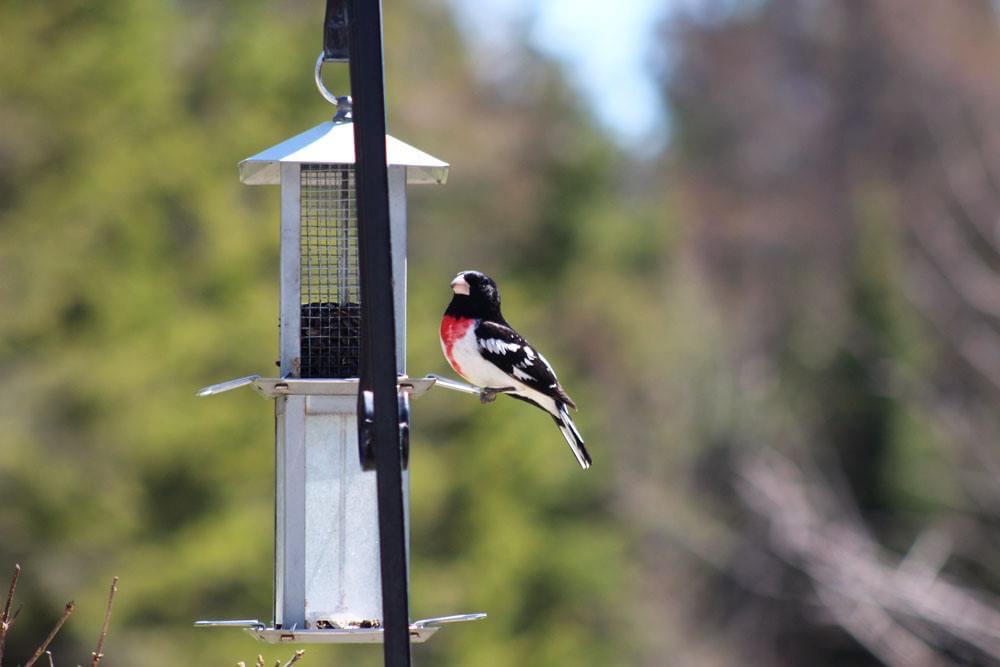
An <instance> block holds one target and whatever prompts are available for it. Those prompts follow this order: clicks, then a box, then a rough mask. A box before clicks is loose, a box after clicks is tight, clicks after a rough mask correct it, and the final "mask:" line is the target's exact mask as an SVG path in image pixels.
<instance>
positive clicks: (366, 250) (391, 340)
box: [348, 0, 410, 667]
mask: <svg viewBox="0 0 1000 667" xmlns="http://www.w3.org/2000/svg"><path fill="white" fill-rule="evenodd" d="M349 17H350V18H349V21H348V24H349V32H350V71H351V96H352V98H353V103H354V151H355V154H356V167H355V169H356V171H355V179H356V187H357V207H358V251H359V260H360V269H361V313H362V323H361V326H362V340H363V341H364V343H363V346H362V350H361V354H362V359H361V369H362V370H361V386H360V389H359V390H360V391H362V392H363V391H367V390H370V391H372V392H373V394H374V403H375V423H374V428H373V433H374V440H375V465H376V475H377V484H378V515H379V541H380V545H381V552H382V554H381V555H382V564H381V565H382V623H383V627H384V632H385V635H384V641H385V645H384V649H385V664H386V665H387V666H388V667H408V666H409V664H410V630H409V627H410V619H409V601H408V599H407V597H408V596H407V576H406V538H405V532H404V530H405V529H404V525H403V487H402V481H403V480H402V463H401V461H400V450H399V416H398V400H397V393H396V323H395V314H394V312H393V303H394V301H393V294H392V290H393V284H392V252H391V246H390V237H389V182H388V176H387V174H386V155H385V91H384V87H383V80H384V77H383V73H382V8H381V2H380V0H351V2H350V4H349ZM359 398H360V395H359Z"/></svg>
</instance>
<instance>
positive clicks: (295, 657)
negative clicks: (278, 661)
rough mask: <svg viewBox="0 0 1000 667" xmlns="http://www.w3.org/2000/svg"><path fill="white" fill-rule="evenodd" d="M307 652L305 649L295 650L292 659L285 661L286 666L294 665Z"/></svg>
mask: <svg viewBox="0 0 1000 667" xmlns="http://www.w3.org/2000/svg"><path fill="white" fill-rule="evenodd" d="M305 654H306V652H305V650H304V649H299V650H298V651H296V652H295V655H293V656H292V659H291V660H289V661H288V662H286V663H285V667H292V665H294V664H295V663H297V662H298V661H299V660H301V659H302V656H304V655H305Z"/></svg>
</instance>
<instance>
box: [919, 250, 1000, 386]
mask: <svg viewBox="0 0 1000 667" xmlns="http://www.w3.org/2000/svg"><path fill="white" fill-rule="evenodd" d="M907 264H908V266H909V267H910V270H909V273H910V280H909V281H907V282H908V283H912V284H907V285H906V286H905V287H906V288H905V289H904V294H905V295H906V297H907V300H908V301H909V302H910V303H912V304H913V305H914V307H916V309H917V310H918V311H919V312H920V314H921V315H923V316H924V317H925V318H926V319H927V320H928V321H929V322H930V323H931V324H933V325H934V327H935V328H937V329H938V330H939V331H940V332H941V335H942V336H943V337H944V339H945V340H947V341H948V342H949V343H951V344H952V345H953V346H954V349H955V351H956V352H957V353H958V354H959V356H961V357H962V358H963V359H964V360H965V361H966V362H967V363H968V364H969V366H970V368H972V369H973V370H975V371H976V372H978V373H979V374H980V375H982V377H983V378H985V379H986V380H988V381H989V382H990V383H991V384H992V385H993V386H994V387H996V388H997V389H1000V352H998V349H1000V346H998V345H997V342H998V339H1000V336H998V335H997V333H996V332H995V331H993V330H992V329H991V328H989V327H988V326H986V325H985V324H980V325H976V326H973V325H968V326H962V325H961V324H960V321H959V319H960V318H958V317H956V313H955V312H954V307H953V306H954V300H951V301H950V302H949V300H948V298H947V295H944V294H942V293H941V292H942V289H941V286H940V282H941V281H940V280H939V279H937V278H934V276H933V271H932V270H930V269H929V267H928V266H927V261H926V260H924V259H923V258H920V257H918V256H917V255H916V254H913V255H912V256H911V257H909V258H908V261H907ZM942 304H945V305H944V306H943V305H942ZM946 309H947V312H946Z"/></svg>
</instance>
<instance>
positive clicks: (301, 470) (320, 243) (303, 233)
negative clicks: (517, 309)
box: [198, 8, 484, 664]
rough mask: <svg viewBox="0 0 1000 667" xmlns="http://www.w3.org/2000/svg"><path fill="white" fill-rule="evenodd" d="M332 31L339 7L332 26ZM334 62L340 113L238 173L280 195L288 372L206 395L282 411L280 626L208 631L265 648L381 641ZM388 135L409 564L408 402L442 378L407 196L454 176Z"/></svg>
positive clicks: (354, 238)
mask: <svg viewBox="0 0 1000 667" xmlns="http://www.w3.org/2000/svg"><path fill="white" fill-rule="evenodd" d="M329 20H330V16H329V8H328V16H327V25H328V27H329ZM328 43H329V42H328ZM327 56H328V54H327V53H324V54H323V55H321V56H320V58H319V60H318V61H317V64H316V80H317V84H318V86H319V88H320V90H321V92H322V93H323V94H324V97H327V99H330V100H331V101H334V102H335V103H336V104H337V114H336V116H334V119H333V120H332V121H331V122H325V123H321V124H320V125H317V126H316V127H313V128H312V129H310V130H307V131H305V132H303V133H301V134H299V135H297V136H295V137H292V138H291V139H288V140H286V141H283V142H281V143H279V144H277V145H275V146H272V147H271V148H268V149H266V150H264V151H261V152H260V153H258V154H256V155H254V156H252V157H250V158H247V159H246V160H244V161H243V162H241V163H240V167H239V171H240V180H241V181H242V182H243V183H246V184H248V185H279V186H280V193H281V235H280V278H279V281H280V307H279V323H280V334H279V349H280V360H279V362H278V365H279V368H280V372H279V374H278V377H273V378H265V377H261V376H259V375H251V376H247V377H244V378H239V379H236V380H230V381H228V382H223V383H220V384H217V385H213V386H210V387H206V388H205V389H203V390H201V392H199V394H200V395H212V394H218V393H221V392H224V391H228V390H230V389H234V388H237V387H242V386H253V387H254V388H255V389H256V390H257V391H258V392H259V393H261V394H262V395H263V396H265V397H267V398H270V399H273V400H274V403H275V406H274V413H275V441H276V442H275V445H276V456H275V467H276V476H275V534H274V545H275V549H274V609H273V614H274V615H273V622H272V623H271V624H270V625H268V624H265V623H262V622H258V621H256V620H254V621H244V620H238V621H199V622H198V625H202V626H236V627H245V628H246V629H247V630H248V631H249V632H250V633H251V634H253V635H255V636H256V637H257V638H259V639H262V640H265V641H268V642H381V641H383V634H384V632H383V618H384V617H383V596H382V591H383V588H382V578H381V573H380V568H379V564H380V547H381V545H380V533H379V520H380V514H379V509H380V505H379V499H380V498H379V489H378V488H377V484H376V472H375V471H373V468H374V467H375V466H374V464H375V457H374V453H373V451H372V449H371V444H370V443H369V442H366V441H365V440H367V437H366V436H365V433H366V431H365V429H364V428H362V429H361V430H362V436H361V439H362V442H361V445H362V446H359V428H358V424H359V405H361V411H362V414H361V417H362V419H361V423H362V427H364V426H365V425H366V423H367V422H366V421H365V420H366V419H367V420H371V414H367V413H369V412H370V410H371V405H370V403H371V392H366V391H364V387H363V385H362V383H363V381H364V377H363V376H364V363H365V345H369V346H371V345H372V342H371V341H366V340H364V338H363V336H364V335H365V334H364V330H363V329H364V327H363V321H362V320H363V317H362V316H363V313H364V312H366V311H365V310H364V308H363V306H365V304H364V303H363V300H362V292H363V291H364V290H363V289H362V287H363V273H362V266H361V264H362V263H363V261H364V260H363V255H364V253H363V252H361V250H362V249H363V247H362V246H363V244H362V243H361V242H360V241H361V239H360V236H359V231H365V228H364V225H365V224H366V223H367V221H365V220H360V221H359V216H358V208H359V206H358V205H356V202H358V201H360V200H359V199H358V198H357V190H358V186H359V184H358V183H356V179H357V178H358V170H357V169H356V159H355V158H356V151H355V130H356V129H357V128H355V127H354V121H353V120H352V109H351V107H350V101H349V99H348V98H345V97H340V98H337V97H334V96H332V95H330V94H329V92H327V91H326V88H325V87H324V86H323V82H322V79H321V77H320V70H321V67H322V64H323V63H324V62H329V61H330V60H343V58H336V57H335V58H329V57H327ZM352 74H353V70H352ZM352 80H353V76H352ZM379 85H381V82H380V81H379ZM383 119H384V115H383ZM383 128H384V125H383ZM383 132H384V129H383ZM384 138H385V157H386V162H385V174H386V178H387V190H388V218H389V240H390V244H389V245H390V246H391V283H392V286H393V288H394V289H393V291H392V294H393V298H392V308H391V310H392V313H391V314H392V315H394V321H395V331H394V333H395V359H396V368H395V374H396V392H397V397H398V417H399V426H400V442H399V445H400V451H401V455H402V463H401V465H402V466H403V470H402V479H401V482H402V504H403V522H404V527H403V531H402V532H403V540H404V546H403V548H405V550H406V553H407V554H408V550H409V549H408V545H409V521H408V518H407V517H408V506H409V499H408V476H409V475H408V472H407V471H406V469H405V467H406V460H407V459H406V457H407V450H408V429H409V423H408V422H409V399H410V398H411V397H412V396H418V395H420V394H421V393H422V392H424V391H426V390H427V389H428V388H429V387H430V386H431V385H432V384H434V381H435V380H434V378H419V379H411V378H408V377H407V376H406V246H407V225H406V186H407V185H408V184H418V183H444V181H445V179H446V178H447V174H448V165H447V164H446V163H445V162H442V161H441V160H438V159H437V158H435V157H432V156H430V155H428V154H427V153H424V152H422V151H420V150H417V149H416V148H414V147H412V146H409V145H407V144H405V143H403V142H401V141H399V140H397V139H394V138H393V137H390V136H388V135H385V137H384ZM362 148H363V146H362ZM359 222H360V226H359ZM368 224H370V223H368ZM359 391H360V392H361V393H360V396H361V400H360V401H359ZM407 558H408V556H407ZM402 583H403V586H404V588H403V591H404V593H403V598H404V609H405V584H406V582H405V581H403V582H402ZM482 616H484V614H465V615H459V616H445V617H438V618H432V619H424V620H421V621H416V622H412V623H409V638H410V639H411V640H413V641H418V642H419V641H423V640H425V639H427V638H428V637H429V636H430V635H431V634H433V633H434V632H435V631H436V630H437V629H438V627H439V626H440V625H441V624H443V623H448V622H453V621H462V620H473V619H476V618H481V617H482ZM387 644H388V641H387ZM407 664H408V663H407Z"/></svg>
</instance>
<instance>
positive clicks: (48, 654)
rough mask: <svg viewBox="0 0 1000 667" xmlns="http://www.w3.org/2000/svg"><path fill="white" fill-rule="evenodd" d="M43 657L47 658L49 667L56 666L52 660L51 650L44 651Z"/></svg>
mask: <svg viewBox="0 0 1000 667" xmlns="http://www.w3.org/2000/svg"><path fill="white" fill-rule="evenodd" d="M45 657H46V658H48V659H49V667H56V663H55V662H53V661H52V651H46V652H45Z"/></svg>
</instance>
